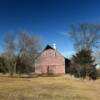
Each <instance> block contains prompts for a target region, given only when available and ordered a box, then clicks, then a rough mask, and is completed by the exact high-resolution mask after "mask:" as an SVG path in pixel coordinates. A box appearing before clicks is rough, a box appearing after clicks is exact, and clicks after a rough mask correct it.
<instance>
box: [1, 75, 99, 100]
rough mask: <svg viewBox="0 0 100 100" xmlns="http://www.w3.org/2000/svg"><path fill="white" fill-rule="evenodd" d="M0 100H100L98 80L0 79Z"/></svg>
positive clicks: (67, 76)
mask: <svg viewBox="0 0 100 100" xmlns="http://www.w3.org/2000/svg"><path fill="white" fill-rule="evenodd" d="M0 100H100V80H99V79H98V80H96V81H88V80H77V79H75V78H72V77H71V76H69V75H66V76H60V77H37V78H10V77H0Z"/></svg>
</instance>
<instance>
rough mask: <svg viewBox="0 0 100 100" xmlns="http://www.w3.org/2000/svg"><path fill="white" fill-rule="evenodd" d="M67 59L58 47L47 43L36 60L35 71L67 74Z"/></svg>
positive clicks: (38, 72)
mask: <svg viewBox="0 0 100 100" xmlns="http://www.w3.org/2000/svg"><path fill="white" fill-rule="evenodd" d="M65 60H66V59H65V57H64V56H63V55H62V54H60V53H59V52H58V51H57V50H56V48H54V47H52V46H50V45H47V46H46V47H45V49H44V50H43V51H42V52H41V53H40V55H39V56H38V57H37V58H36V60H35V73H37V74H65V64H66V63H65Z"/></svg>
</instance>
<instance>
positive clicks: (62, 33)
mask: <svg viewBox="0 0 100 100" xmlns="http://www.w3.org/2000/svg"><path fill="white" fill-rule="evenodd" d="M56 33H57V34H59V35H62V36H66V37H69V34H68V33H67V32H56Z"/></svg>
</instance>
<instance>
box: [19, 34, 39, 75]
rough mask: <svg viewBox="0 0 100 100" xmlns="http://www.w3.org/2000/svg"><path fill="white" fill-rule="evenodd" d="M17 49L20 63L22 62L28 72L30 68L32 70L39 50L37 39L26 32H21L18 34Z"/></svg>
mask: <svg viewBox="0 0 100 100" xmlns="http://www.w3.org/2000/svg"><path fill="white" fill-rule="evenodd" d="M18 44H19V50H18V55H19V57H20V60H21V63H24V66H25V68H26V71H27V72H28V73H29V72H30V68H32V69H33V70H34V68H35V67H34V61H35V58H36V56H37V54H38V52H39V50H40V44H39V40H38V39H37V38H36V37H35V36H32V35H30V34H28V33H26V32H21V33H20V35H19V43H18Z"/></svg>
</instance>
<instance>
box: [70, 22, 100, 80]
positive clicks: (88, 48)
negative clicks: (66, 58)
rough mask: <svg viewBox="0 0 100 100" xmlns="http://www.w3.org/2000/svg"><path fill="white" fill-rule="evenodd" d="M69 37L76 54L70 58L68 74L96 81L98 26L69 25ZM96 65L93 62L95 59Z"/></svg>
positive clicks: (99, 32) (87, 24) (99, 58)
mask: <svg viewBox="0 0 100 100" xmlns="http://www.w3.org/2000/svg"><path fill="white" fill-rule="evenodd" d="M69 35H70V37H71V39H72V41H73V43H74V47H75V51H76V53H75V54H74V55H73V56H72V58H71V65H70V70H69V73H70V74H72V75H74V76H76V77H80V78H86V77H88V78H89V79H96V78H97V69H96V65H97V64H100V25H99V24H90V23H81V24H75V25H74V24H73V25H71V29H70V32H69ZM95 52H96V53H97V54H98V55H95V57H96V58H97V60H98V63H97V62H96V61H95V57H94V56H93V54H94V53H95Z"/></svg>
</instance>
